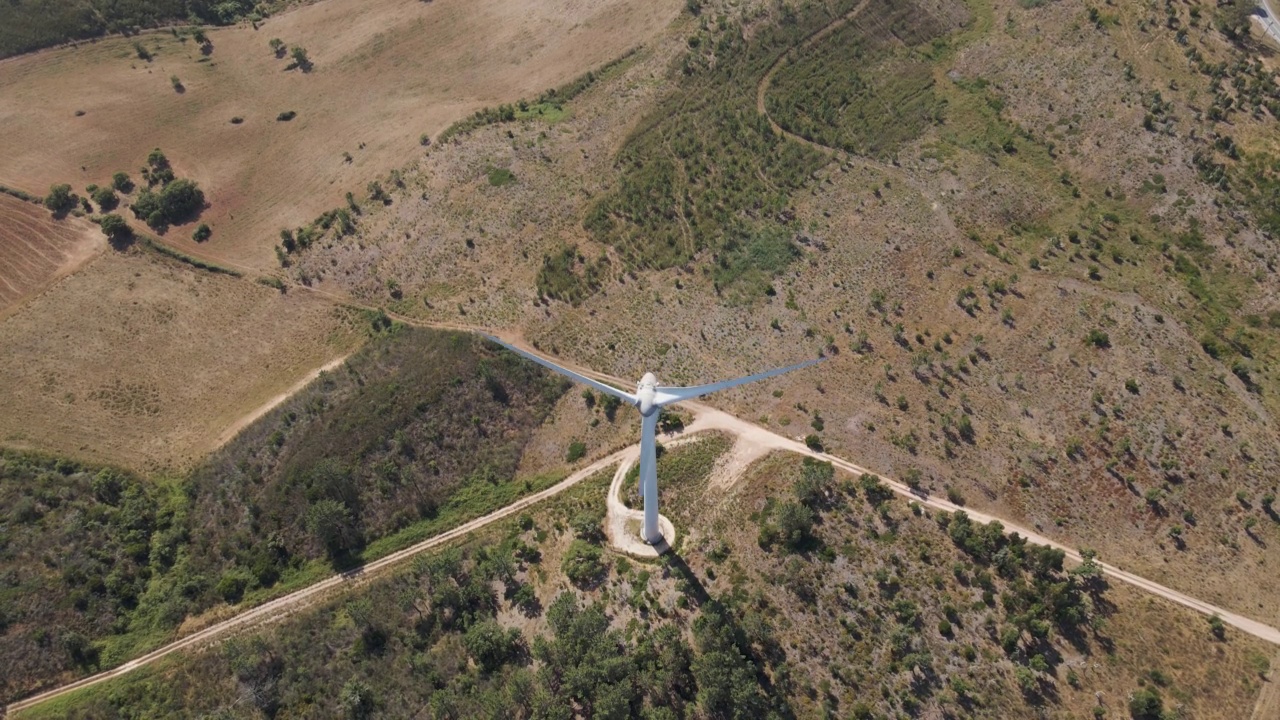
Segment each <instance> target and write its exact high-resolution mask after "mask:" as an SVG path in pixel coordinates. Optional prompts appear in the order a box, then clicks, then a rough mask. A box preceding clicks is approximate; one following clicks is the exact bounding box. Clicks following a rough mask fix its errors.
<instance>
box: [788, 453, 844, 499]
mask: <svg viewBox="0 0 1280 720" xmlns="http://www.w3.org/2000/svg"><path fill="white" fill-rule="evenodd" d="M834 477H835V468H834V467H832V465H831V463H829V462H821V461H818V460H814V459H813V458H809V457H807V458H805V459H804V464H803V465H802V466H801V467H800V479H799V480H797V481H796V484H795V488H794V489H795V493H796V498H797V499H798V500H799V501H800V502H802V503H804V504H805V505H806V506H807V507H810V508H817V507H821V506H823V505H825V504H826V502H827V489H828V488H829V487H830V485H831V479H832V478H834Z"/></svg>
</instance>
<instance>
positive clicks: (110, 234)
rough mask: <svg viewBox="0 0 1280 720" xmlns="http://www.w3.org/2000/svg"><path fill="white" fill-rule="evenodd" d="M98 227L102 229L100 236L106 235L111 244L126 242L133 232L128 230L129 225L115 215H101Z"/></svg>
mask: <svg viewBox="0 0 1280 720" xmlns="http://www.w3.org/2000/svg"><path fill="white" fill-rule="evenodd" d="M99 226H100V227H101V228H102V234H103V235H106V236H107V239H108V240H110V241H112V242H120V241H122V240H127V239H129V237H131V236H132V235H133V230H131V229H130V228H129V223H128V222H125V219H124V218H122V217H120V216H119V215H116V214H115V213H108V214H106V215H103V216H102V220H101V221H100V222H99Z"/></svg>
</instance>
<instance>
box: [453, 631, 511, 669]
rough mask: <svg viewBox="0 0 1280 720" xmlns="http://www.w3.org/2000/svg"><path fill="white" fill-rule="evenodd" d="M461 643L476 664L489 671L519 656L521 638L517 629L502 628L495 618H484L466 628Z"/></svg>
mask: <svg viewBox="0 0 1280 720" xmlns="http://www.w3.org/2000/svg"><path fill="white" fill-rule="evenodd" d="M462 644H463V645H464V646H465V647H466V648H467V653H468V654H470V655H471V657H472V658H474V659H475V661H476V664H477V665H479V666H480V668H481V669H482V670H484V671H485V672H487V673H491V672H493V671H495V670H497V669H498V668H501V667H502V666H503V665H505V664H507V663H508V662H512V661H513V660H515V659H516V658H517V656H519V654H520V651H521V646H522V645H523V640H522V639H521V636H520V631H519V630H516V629H515V628H510V629H506V630H504V629H503V627H502V626H501V625H499V624H498V623H497V621H496V620H484V621H481V622H478V623H476V624H474V625H472V626H471V627H470V628H468V629H467V632H466V634H465V635H463V637H462Z"/></svg>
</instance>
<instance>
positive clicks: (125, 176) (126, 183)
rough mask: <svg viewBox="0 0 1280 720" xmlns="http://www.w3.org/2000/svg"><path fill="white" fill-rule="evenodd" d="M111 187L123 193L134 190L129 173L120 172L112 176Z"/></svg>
mask: <svg viewBox="0 0 1280 720" xmlns="http://www.w3.org/2000/svg"><path fill="white" fill-rule="evenodd" d="M111 187H113V188H115V189H116V190H119V191H120V192H122V193H127V192H132V191H133V181H132V180H130V179H129V173H124V172H118V173H116V174H114V175H112V176H111Z"/></svg>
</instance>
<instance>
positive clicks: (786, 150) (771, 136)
mask: <svg viewBox="0 0 1280 720" xmlns="http://www.w3.org/2000/svg"><path fill="white" fill-rule="evenodd" d="M853 6H854V3H853V2H844V1H842V2H836V3H809V4H805V5H803V6H801V7H799V8H798V9H795V8H787V9H785V11H784V12H785V17H784V18H782V19H781V21H780V22H769V21H765V22H760V23H757V24H755V25H754V26H753V27H752V28H751V33H750V34H746V35H744V31H743V27H742V26H741V25H740V24H739V21H738V20H732V19H726V18H724V17H721V18H720V19H718V20H714V21H713V20H711V19H709V18H708V17H707V16H705V15H704V16H702V17H701V18H700V22H701V25H700V28H699V30H698V32H697V33H696V34H695V35H693V36H692V37H691V38H690V40H689V44H690V46H691V50H690V51H689V53H688V54H687V55H686V56H685V57H684V58H683V59H682V61H681V66H680V67H679V68H678V69H677V70H676V72H678V73H679V76H678V77H677V78H675V80H674V82H673V90H672V91H671V93H670V94H669V95H668V96H667V97H666V98H664V99H663V100H662V101H661V102H660V103H659V104H658V107H657V109H655V110H654V111H653V112H652V113H650V114H649V115H648V116H647V117H646V118H645V119H643V120H642V121H641V123H640V124H639V127H638V128H637V129H636V130H635V131H634V132H633V134H632V135H631V136H630V137H629V138H628V140H627V141H626V144H625V145H624V146H623V148H622V150H621V152H620V153H619V155H618V158H617V162H616V165H617V169H618V177H617V181H616V185H615V186H614V187H613V188H612V189H611V190H610V191H609V192H608V193H606V194H605V195H604V196H602V197H601V198H600V199H599V200H597V201H596V202H595V203H594V204H593V205H592V206H591V207H590V209H589V210H588V213H587V217H586V220H585V226H586V228H587V230H588V231H590V232H591V234H592V236H593V237H594V238H595V239H596V240H598V241H600V242H603V243H606V244H609V245H612V246H613V247H614V248H616V249H617V250H618V252H619V254H620V255H621V256H622V257H623V259H624V260H625V261H626V263H627V264H628V265H629V266H633V267H640V268H666V267H672V266H677V265H683V264H686V263H689V262H690V261H692V260H694V259H695V257H698V256H699V254H700V253H702V252H704V251H710V252H711V253H712V254H714V255H716V256H717V257H716V259H715V260H714V262H721V261H720V259H719V255H720V254H727V255H730V256H733V254H734V251H735V249H736V248H737V247H739V246H741V245H744V244H749V238H752V237H753V236H755V235H757V234H760V233H765V234H771V233H774V232H777V231H779V230H790V231H791V233H792V234H794V233H795V231H796V228H795V227H793V224H794V223H793V214H792V213H791V212H790V211H789V205H790V196H791V193H793V192H795V191H796V190H797V189H799V188H801V187H803V186H804V185H805V183H806V182H807V181H808V180H809V178H810V176H811V175H812V173H813V172H814V171H815V170H817V169H818V168H820V167H821V166H823V165H824V164H825V163H826V162H827V158H826V156H825V155H824V154H823V153H821V152H820V151H817V150H814V149H812V148H809V147H806V146H804V145H802V144H800V143H796V142H793V141H790V140H787V139H785V138H784V137H782V136H780V135H779V134H777V133H775V132H774V131H773V129H772V128H771V127H770V126H769V122H768V120H767V119H766V118H764V117H763V116H761V115H760V114H759V113H757V112H756V107H755V93H756V86H757V85H758V83H759V82H760V80H761V79H763V77H764V75H765V73H766V72H767V71H768V68H769V67H770V65H772V64H773V62H774V61H775V60H776V59H777V58H778V57H779V56H781V55H782V54H783V53H784V52H786V51H787V50H789V49H790V48H792V47H793V46H795V45H797V44H799V43H800V42H801V41H802V40H803V39H804V38H805V37H807V36H809V35H810V34H812V33H813V32H815V31H816V30H818V29H819V28H821V27H823V26H825V25H826V24H827V23H829V22H830V21H831V20H832V19H833V18H835V17H837V16H839V15H840V14H841V13H844V12H847V11H848V10H849V9H850V8H852V7H853ZM748 37H749V39H747V38H748ZM744 240H746V241H745V242H744ZM789 256H790V254H789V253H783V254H781V255H777V254H770V256H769V257H768V259H769V260H770V261H775V260H776V261H780V262H781V263H782V264H783V265H784V266H785V261H786V260H788V259H789ZM751 260H752V256H750V255H746V256H743V255H738V256H733V257H732V259H728V260H725V261H724V262H726V263H728V264H731V265H733V264H736V265H739V266H743V265H749V264H750V262H751ZM758 269H759V270H760V271H761V272H763V273H765V274H768V275H771V274H772V273H774V272H776V271H778V270H780V269H781V268H778V267H776V266H773V265H765V266H762V267H759V268H758ZM738 274H742V273H738ZM730 279H732V278H730Z"/></svg>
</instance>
